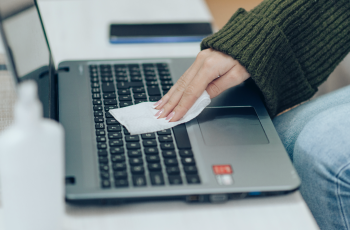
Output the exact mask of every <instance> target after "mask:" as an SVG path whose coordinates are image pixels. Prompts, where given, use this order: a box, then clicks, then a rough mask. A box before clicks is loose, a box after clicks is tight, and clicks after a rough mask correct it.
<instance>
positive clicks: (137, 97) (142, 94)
mask: <svg viewBox="0 0 350 230" xmlns="http://www.w3.org/2000/svg"><path fill="white" fill-rule="evenodd" d="M134 98H135V99H147V96H146V94H145V93H135V94H134Z"/></svg>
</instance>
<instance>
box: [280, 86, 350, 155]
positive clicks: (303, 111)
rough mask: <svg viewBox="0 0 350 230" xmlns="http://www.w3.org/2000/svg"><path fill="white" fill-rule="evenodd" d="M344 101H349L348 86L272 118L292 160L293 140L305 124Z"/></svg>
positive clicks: (349, 88)
mask: <svg viewBox="0 0 350 230" xmlns="http://www.w3.org/2000/svg"><path fill="white" fill-rule="evenodd" d="M344 103H350V86H347V87H344V88H341V89H339V90H336V91H334V92H332V93H328V94H326V95H323V96H321V97H319V98H317V99H315V100H312V101H309V102H306V103H304V104H302V105H300V106H298V107H296V108H295V109H292V110H291V111H288V112H286V113H284V114H282V115H280V116H278V117H276V118H274V119H273V123H274V125H275V128H276V130H277V132H278V134H279V136H280V138H281V140H282V142H283V145H284V147H285V148H286V150H287V152H288V154H289V156H290V158H291V160H292V161H293V150H294V145H295V142H296V140H297V138H298V136H299V134H300V132H301V131H302V130H303V128H304V127H305V125H306V124H307V123H308V122H309V121H310V120H311V119H312V118H313V117H314V116H316V115H317V114H319V113H321V112H322V111H325V110H327V109H329V108H331V107H333V106H338V105H341V104H344ZM348 119H350V116H349V118H348Z"/></svg>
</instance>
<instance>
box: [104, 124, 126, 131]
mask: <svg viewBox="0 0 350 230" xmlns="http://www.w3.org/2000/svg"><path fill="white" fill-rule="evenodd" d="M107 130H108V132H120V131H121V130H122V127H121V126H120V125H107Z"/></svg>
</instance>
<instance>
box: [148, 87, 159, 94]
mask: <svg viewBox="0 0 350 230" xmlns="http://www.w3.org/2000/svg"><path fill="white" fill-rule="evenodd" d="M147 92H148V95H149V96H160V89H159V87H158V86H149V87H147Z"/></svg>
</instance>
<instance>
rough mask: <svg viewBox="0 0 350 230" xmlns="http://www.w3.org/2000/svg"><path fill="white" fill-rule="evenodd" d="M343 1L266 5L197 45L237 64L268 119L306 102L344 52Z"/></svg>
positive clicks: (347, 32) (290, 0)
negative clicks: (253, 85) (260, 98)
mask: <svg viewBox="0 0 350 230" xmlns="http://www.w3.org/2000/svg"><path fill="white" fill-rule="evenodd" d="M349 8H350V2H349V1H348V0H340V1H333V0H332V1H327V0H318V1H310V0H299V1H295V0H266V1H264V2H262V3H261V4H260V5H259V6H258V7H256V8H255V9H253V10H252V11H250V12H246V11H244V10H243V9H240V10H238V11H237V12H236V13H235V14H234V15H233V16H232V18H231V19H230V21H229V22H228V23H227V24H226V25H225V27H224V28H223V29H221V30H220V31H219V32H218V33H216V34H214V35H213V36H210V37H208V38H206V39H204V40H203V42H202V49H205V48H209V47H211V48H214V49H216V50H219V51H221V52H224V53H226V54H228V55H230V56H232V57H233V58H235V59H236V60H238V61H239V62H240V63H241V64H242V65H243V66H244V67H245V68H246V69H247V70H248V72H249V73H250V75H251V77H252V79H253V80H254V81H255V83H256V84H257V86H258V87H259V88H260V89H261V91H262V93H263V95H264V99H265V103H266V105H267V108H268V111H269V113H270V115H271V116H275V115H276V114H277V113H279V112H281V111H283V110H285V109H287V108H289V107H292V106H294V105H296V104H298V103H300V102H302V101H304V100H307V99H309V98H310V97H311V96H312V95H313V94H314V93H315V92H316V91H317V87H318V86H319V85H320V84H321V83H322V82H323V81H324V80H326V78H327V77H328V76H329V74H330V73H331V72H332V71H333V69H334V68H335V66H336V65H337V64H338V63H339V62H340V61H341V60H342V59H343V58H344V57H345V55H346V54H347V53H348V52H349V51H350V9H349Z"/></svg>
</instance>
